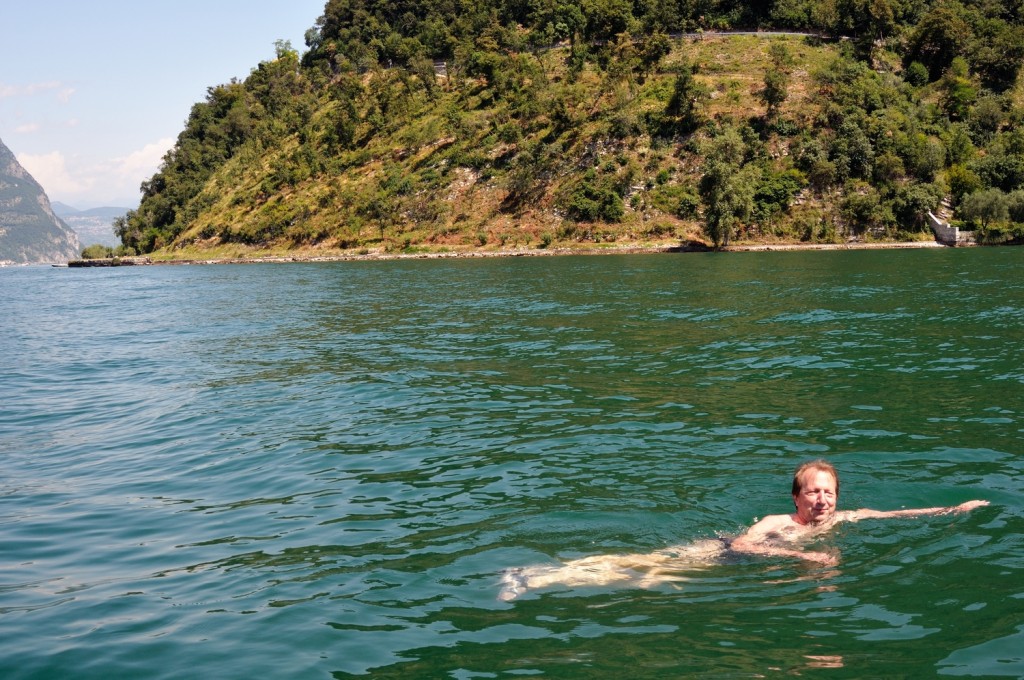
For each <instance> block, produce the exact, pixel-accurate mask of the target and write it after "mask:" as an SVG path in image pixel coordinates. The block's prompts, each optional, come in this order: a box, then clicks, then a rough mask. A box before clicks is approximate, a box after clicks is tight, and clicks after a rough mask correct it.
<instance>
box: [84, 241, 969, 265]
mask: <svg viewBox="0 0 1024 680" xmlns="http://www.w3.org/2000/svg"><path fill="white" fill-rule="evenodd" d="M947 247H949V246H945V245H943V244H941V243H938V242H936V241H901V242H870V243H863V242H849V243H761V244H740V245H730V246H728V247H725V248H722V249H721V251H719V252H726V253H740V252H782V251H806V250H885V249H894V248H947ZM711 251H712V249H711V248H710V247H709V246H707V245H705V244H703V243H700V242H691V243H685V244H675V245H619V246H600V247H568V248H567V247H556V248H510V249H503V250H481V249H464V250H463V249H450V250H437V251H417V252H387V251H384V250H383V249H380V250H370V251H363V252H358V253H348V252H343V251H335V252H324V253H322V254H317V253H313V252H309V251H305V252H300V253H296V254H294V255H255V254H254V255H251V256H242V257H210V258H203V257H190V258H163V257H160V256H157V257H122V258H116V257H115V258H106V259H96V260H73V261H71V262H69V263H68V264H67V266H68V267H75V268H78V267H126V266H143V265H212V264H265V263H287V262H351V261H367V260H370V261H372V260H442V259H460V258H492V257H553V256H558V255H639V254H654V253H692V252H711Z"/></svg>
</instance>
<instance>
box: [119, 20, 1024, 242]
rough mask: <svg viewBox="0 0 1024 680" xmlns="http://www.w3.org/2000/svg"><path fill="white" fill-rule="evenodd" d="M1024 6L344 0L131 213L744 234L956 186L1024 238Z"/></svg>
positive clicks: (975, 206) (252, 232) (946, 203)
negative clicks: (300, 47)
mask: <svg viewBox="0 0 1024 680" xmlns="http://www.w3.org/2000/svg"><path fill="white" fill-rule="evenodd" d="M1022 15H1024V0H1009V1H1005V0H1004V1H998V0H962V1H957V0H939V1H932V0H824V1H810V0H775V1H774V2H739V1H734V2H730V1H727V0H677V1H675V2H670V1H667V0H649V1H647V2H639V1H630V0H590V1H589V2H584V3H570V2H566V1H563V0H526V1H524V0H505V1H501V0H492V1H490V2H483V1H470V0H463V1H460V0H448V1H445V0H438V1H427V2H422V1H419V2H411V1H405V0H392V1H390V2H383V1H380V0H330V1H329V2H328V3H327V5H326V7H325V10H324V14H323V16H322V17H320V18H319V19H318V20H317V21H316V24H315V26H314V27H313V28H312V29H310V31H309V32H308V33H307V39H306V42H307V48H308V50H307V51H305V52H303V53H301V54H300V53H299V52H298V51H296V50H294V49H293V48H292V46H291V45H289V44H288V43H279V44H278V45H277V50H276V57H275V58H274V59H272V60H269V61H266V62H263V63H261V64H259V65H258V66H257V67H256V68H254V69H253V71H252V73H251V74H250V75H249V76H248V77H247V78H246V79H245V80H244V81H241V82H238V81H236V82H231V83H227V84H223V85H218V86H215V87H211V88H209V91H208V96H207V98H206V100H205V101H203V102H200V103H197V104H196V105H195V106H194V107H193V109H192V112H191V114H190V116H189V118H188V120H187V122H186V124H185V129H184V130H183V131H182V132H181V134H180V136H179V138H178V141H177V144H176V146H175V147H174V149H172V151H170V152H169V153H168V154H167V156H166V157H165V159H164V163H163V165H162V167H161V169H160V171H159V172H158V173H157V174H156V175H154V176H153V177H152V178H151V179H149V180H148V181H146V182H145V183H144V185H143V195H144V196H143V200H142V203H141V205H140V207H139V209H138V210H137V211H133V212H131V213H129V214H128V215H127V216H126V217H125V218H123V219H121V220H119V221H118V223H117V224H116V225H115V229H116V230H117V232H118V234H119V236H120V237H121V239H122V242H123V244H124V246H125V249H130V250H134V251H137V252H152V251H154V250H158V249H164V250H165V251H166V252H167V253H173V254H181V255H188V254H193V253H196V254H198V253H205V254H210V255H217V254H222V255H228V254H232V255H235V254H240V253H252V252H257V251H259V252H268V251H274V250H277V251H281V250H287V249H304V250H311V249H321V250H332V249H347V250H352V249H356V250H360V251H365V250H372V249H386V250H397V249H416V248H419V247H427V246H429V247H435V248H439V247H456V246H457V247H473V248H495V247H500V246H504V247H508V246H513V245H532V246H540V247H545V246H550V245H552V244H555V245H558V244H578V243H584V242H585V243H596V242H612V241H615V242H648V241H657V242H662V243H664V242H666V241H668V242H673V241H674V242H678V241H697V240H699V241H704V242H706V243H709V244H714V245H721V244H727V243H729V242H735V241H737V240H746V241H769V242H771V241H826V242H828V241H841V240H846V239H849V238H855V237H856V238H864V239H886V238H890V239H893V238H902V239H907V238H910V239H913V238H924V235H923V234H924V232H926V230H927V226H926V222H925V220H924V217H925V215H926V213H927V211H929V210H939V209H940V208H941V209H945V210H947V211H948V212H949V215H950V216H951V217H952V218H953V219H954V221H959V222H962V223H963V226H965V227H968V228H974V229H976V230H977V233H978V235H979V238H980V239H982V240H987V241H990V242H1004V241H1007V240H1013V239H1020V238H1021V236H1022V234H1024V126H1022V125H1021V123H1022V122H1024V84H1022V80H1024V78H1022V77H1021V74H1020V70H1021V64H1022V62H1024V24H1022ZM729 31H750V32H751V33H750V34H732V33H727V32H729ZM758 31H759V32H760V33H754V32H758ZM775 32H799V33H802V35H794V34H785V35H782V34H779V35H776V34H775Z"/></svg>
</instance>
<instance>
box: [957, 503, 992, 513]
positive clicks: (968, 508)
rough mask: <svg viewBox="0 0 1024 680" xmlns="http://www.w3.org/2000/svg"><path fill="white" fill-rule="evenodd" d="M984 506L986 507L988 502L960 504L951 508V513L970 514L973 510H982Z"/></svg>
mask: <svg viewBox="0 0 1024 680" xmlns="http://www.w3.org/2000/svg"><path fill="white" fill-rule="evenodd" d="M986 505H988V501H967V502H966V503H961V504H960V505H957V506H955V507H954V508H953V512H970V511H971V510H974V509H975V508H983V507H985V506H986Z"/></svg>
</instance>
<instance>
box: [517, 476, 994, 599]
mask: <svg viewBox="0 0 1024 680" xmlns="http://www.w3.org/2000/svg"><path fill="white" fill-rule="evenodd" d="M792 494H793V505H794V506H795V509H796V511H795V512H792V513H790V514H787V515H768V516H767V517H765V518H764V519H761V520H759V521H757V522H756V523H755V524H754V525H753V526H751V527H750V528H749V529H747V530H746V531H745V532H743V533H742V534H740V535H739V536H737V537H735V538H731V539H730V538H721V539H704V540H701V541H697V542H695V543H692V544H690V545H683V546H677V547H673V548H665V549H662V550H656V551H654V552H653V553H650V554H630V555H595V556H593V557H584V558H581V559H578V560H572V561H570V562H566V563H565V564H563V565H561V566H537V567H525V568H520V569H509V570H507V571H506V572H505V574H504V577H503V583H504V587H503V588H502V591H501V594H500V595H499V598H500V599H502V600H512V599H514V598H516V597H518V596H519V595H521V594H522V593H523V592H525V591H526V590H528V589H532V588H543V587H545V586H550V585H556V584H558V585H565V586H581V585H608V584H612V583H623V584H633V585H636V586H638V587H650V586H653V585H656V584H659V583H667V582H672V581H684V580H686V579H685V577H682V576H679V575H678V572H679V571H681V570H686V571H693V570H699V569H703V568H706V567H708V566H711V565H713V564H717V563H719V562H720V561H721V558H722V556H723V554H724V553H725V552H727V551H731V552H733V553H746V554H752V555H764V556H768V557H788V558H795V559H801V560H806V561H809V562H816V563H818V564H821V565H823V566H835V565H836V564H837V562H838V559H837V558H836V556H835V555H833V554H831V553H828V552H818V551H810V550H803V549H802V548H801V545H802V544H804V543H806V542H808V541H810V540H811V539H813V538H815V537H816V536H819V535H820V534H822V533H824V532H826V531H828V530H830V529H831V528H832V527H833V526H835V525H836V524H838V523H839V522H857V521H860V520H862V519H885V518H891V517H920V516H923V515H941V514H946V513H951V512H968V511H970V510H973V509H975V508H979V507H982V506H985V505H988V501H978V500H975V501H967V502H966V503H961V504H960V505H955V506H951V507H937V508H915V509H909V510H884V511H883V510H870V509H866V508H865V509H861V510H843V511H837V510H836V504H837V502H838V500H839V474H838V473H837V472H836V469H835V468H834V467H833V466H832V464H831V463H828V462H826V461H824V460H814V461H810V462H807V463H804V464H803V465H801V466H800V467H798V468H797V469H796V472H795V473H794V474H793V487H792Z"/></svg>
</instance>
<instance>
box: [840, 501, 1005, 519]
mask: <svg viewBox="0 0 1024 680" xmlns="http://www.w3.org/2000/svg"><path fill="white" fill-rule="evenodd" d="M986 505H988V501H967V502H966V503H961V504H960V505H952V506H949V507H941V508H910V509H907V510H871V509H869V508H862V509H860V510H847V511H845V512H839V513H836V514H837V516H838V517H837V519H840V520H844V521H847V522H856V521H858V520H862V519H889V518H891V517H923V516H925V515H948V514H950V513H953V512H970V511H971V510H974V509H975V508H981V507H984V506H986Z"/></svg>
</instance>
